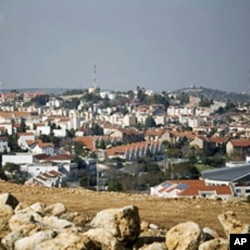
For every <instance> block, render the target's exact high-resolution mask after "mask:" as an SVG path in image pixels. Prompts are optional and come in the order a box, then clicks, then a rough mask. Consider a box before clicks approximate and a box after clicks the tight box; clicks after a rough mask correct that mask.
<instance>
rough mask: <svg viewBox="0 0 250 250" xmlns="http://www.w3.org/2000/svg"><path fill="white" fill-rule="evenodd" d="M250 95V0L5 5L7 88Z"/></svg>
mask: <svg viewBox="0 0 250 250" xmlns="http://www.w3.org/2000/svg"><path fill="white" fill-rule="evenodd" d="M94 64H96V65H97V75H96V76H97V85H98V86H100V87H101V88H102V89H115V90H129V89H136V86H140V87H145V88H149V89H153V90H156V91H162V90H166V91H168V90H175V89H179V88H183V87H188V86H190V85H191V84H193V85H196V86H204V87H211V88H215V89H221V90H227V91H242V90H250V83H249V77H250V76H249V74H250V73H249V70H250V0H0V81H2V83H3V88H30V87H38V88H40V87H51V88H54V87H55V88H57V87H66V88H87V87H89V86H91V85H92V78H93V65H94Z"/></svg>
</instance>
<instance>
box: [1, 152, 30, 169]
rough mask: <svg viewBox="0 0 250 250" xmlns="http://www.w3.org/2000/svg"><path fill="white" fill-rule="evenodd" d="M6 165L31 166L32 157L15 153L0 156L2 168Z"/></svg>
mask: <svg viewBox="0 0 250 250" xmlns="http://www.w3.org/2000/svg"><path fill="white" fill-rule="evenodd" d="M6 163H14V164H17V165H21V164H32V163H33V155H32V154H28V153H16V154H11V155H10V154H8V155H3V156H2V166H5V164H6Z"/></svg>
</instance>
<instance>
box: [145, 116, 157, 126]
mask: <svg viewBox="0 0 250 250" xmlns="http://www.w3.org/2000/svg"><path fill="white" fill-rule="evenodd" d="M145 127H146V128H153V127H156V122H155V120H154V118H153V117H152V116H148V117H147V118H146V120H145Z"/></svg>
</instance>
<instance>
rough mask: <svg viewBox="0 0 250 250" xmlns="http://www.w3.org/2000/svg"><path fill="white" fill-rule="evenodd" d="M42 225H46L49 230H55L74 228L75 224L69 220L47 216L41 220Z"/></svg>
mask: <svg viewBox="0 0 250 250" xmlns="http://www.w3.org/2000/svg"><path fill="white" fill-rule="evenodd" d="M41 223H42V224H44V225H46V226H47V227H48V228H54V229H62V228H69V227H74V224H73V223H71V222H69V221H67V220H62V219H59V218H57V217H55V216H45V217H43V218H42V219H41Z"/></svg>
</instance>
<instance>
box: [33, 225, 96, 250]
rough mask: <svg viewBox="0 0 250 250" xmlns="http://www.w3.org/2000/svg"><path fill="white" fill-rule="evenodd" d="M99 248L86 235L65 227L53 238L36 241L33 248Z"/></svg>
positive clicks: (78, 249)
mask: <svg viewBox="0 0 250 250" xmlns="http://www.w3.org/2000/svg"><path fill="white" fill-rule="evenodd" d="M48 249H53V250H62V249H67V250H89V249H91V250H100V248H99V247H98V246H97V245H96V244H95V243H94V242H93V241H91V239H89V237H88V236H87V235H83V234H81V233H78V232H77V231H75V229H72V228H67V229H64V230H62V231H61V232H60V233H59V234H58V235H57V236H56V237H55V238H53V239H50V240H46V241H43V242H40V243H37V244H36V246H35V248H34V249H33V250H48Z"/></svg>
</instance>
